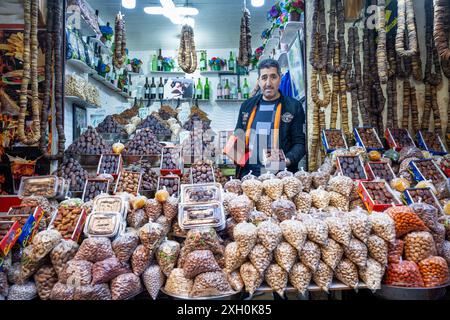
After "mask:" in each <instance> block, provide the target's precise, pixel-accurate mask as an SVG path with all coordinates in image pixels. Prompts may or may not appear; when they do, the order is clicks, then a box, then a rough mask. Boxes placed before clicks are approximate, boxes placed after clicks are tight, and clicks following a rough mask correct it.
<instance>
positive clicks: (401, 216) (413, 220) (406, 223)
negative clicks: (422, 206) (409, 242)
mask: <svg viewBox="0 0 450 320" xmlns="http://www.w3.org/2000/svg"><path fill="white" fill-rule="evenodd" d="M386 214H388V215H389V216H390V217H391V218H392V219H393V220H394V223H395V233H396V236H397V238H400V237H402V236H404V235H405V234H407V233H410V232H413V231H428V228H427V226H426V225H425V224H424V223H423V221H422V220H420V218H419V217H418V216H417V215H416V214H415V213H414V212H413V211H412V210H411V209H410V208H409V207H405V206H401V207H392V208H389V209H388V210H386Z"/></svg>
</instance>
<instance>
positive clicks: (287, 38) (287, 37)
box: [280, 21, 303, 48]
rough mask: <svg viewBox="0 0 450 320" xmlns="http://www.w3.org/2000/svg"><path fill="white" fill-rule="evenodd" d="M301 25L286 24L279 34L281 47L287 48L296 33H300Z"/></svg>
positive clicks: (295, 23)
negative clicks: (285, 46)
mask: <svg viewBox="0 0 450 320" xmlns="http://www.w3.org/2000/svg"><path fill="white" fill-rule="evenodd" d="M302 26H303V24H302V22H299V21H290V22H288V23H287V24H286V26H285V28H284V30H283V31H282V33H281V39H280V42H281V44H282V45H287V46H288V47H289V48H290V47H291V45H292V43H293V42H294V40H295V37H296V36H297V32H298V31H300V29H301V28H302Z"/></svg>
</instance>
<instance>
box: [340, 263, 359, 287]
mask: <svg viewBox="0 0 450 320" xmlns="http://www.w3.org/2000/svg"><path fill="white" fill-rule="evenodd" d="M334 274H335V275H336V278H337V279H338V280H339V281H341V282H342V283H343V284H345V285H346V286H349V287H350V288H353V289H356V288H358V282H359V276H358V268H357V267H356V265H355V264H354V263H353V262H351V261H350V260H349V259H346V258H345V259H342V260H341V262H339V264H338V265H337V267H336V269H335V270H334Z"/></svg>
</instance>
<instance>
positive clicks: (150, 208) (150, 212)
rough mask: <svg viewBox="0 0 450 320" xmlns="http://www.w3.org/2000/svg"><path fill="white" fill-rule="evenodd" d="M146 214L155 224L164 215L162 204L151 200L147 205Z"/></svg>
mask: <svg viewBox="0 0 450 320" xmlns="http://www.w3.org/2000/svg"><path fill="white" fill-rule="evenodd" d="M144 210H145V214H146V215H147V219H148V221H152V222H155V221H156V219H158V217H159V216H160V215H162V213H163V207H162V204H161V203H160V202H159V201H157V200H156V199H149V200H147V202H146V203H145V207H144Z"/></svg>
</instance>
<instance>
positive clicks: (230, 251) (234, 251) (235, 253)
mask: <svg viewBox="0 0 450 320" xmlns="http://www.w3.org/2000/svg"><path fill="white" fill-rule="evenodd" d="M244 261H245V257H244V258H243V257H241V255H240V254H239V249H238V244H237V242H231V243H229V244H228V245H227V246H226V247H225V272H227V273H231V272H232V271H234V270H236V269H238V268H239V267H240V266H241V265H242V264H243V263H244Z"/></svg>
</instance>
